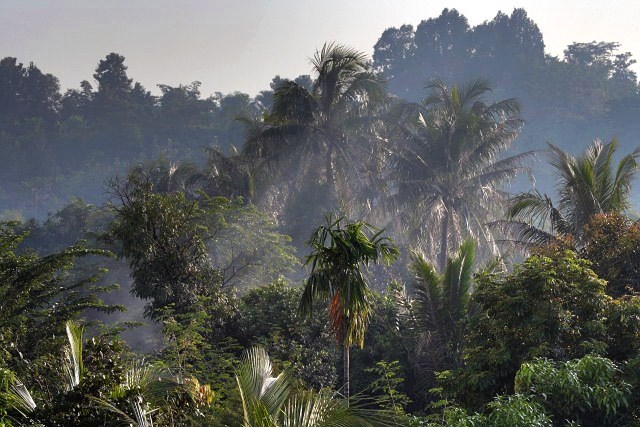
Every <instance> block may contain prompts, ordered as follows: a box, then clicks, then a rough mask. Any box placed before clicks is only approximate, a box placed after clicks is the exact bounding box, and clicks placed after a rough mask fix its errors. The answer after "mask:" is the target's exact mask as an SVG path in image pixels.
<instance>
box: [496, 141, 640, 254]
mask: <svg viewBox="0 0 640 427" xmlns="http://www.w3.org/2000/svg"><path fill="white" fill-rule="evenodd" d="M617 147H618V143H617V141H616V140H612V141H611V142H609V143H608V144H603V143H602V142H601V141H600V140H595V141H594V142H593V143H592V144H591V145H590V146H589V147H588V148H587V149H586V151H585V152H584V153H582V154H581V155H580V156H578V157H574V156H572V155H570V154H568V153H567V152H565V151H563V150H561V149H560V148H558V147H556V146H555V145H552V144H549V165H550V166H551V167H552V168H553V170H554V172H555V175H556V178H557V182H558V186H557V195H558V198H557V204H554V203H553V201H552V199H551V197H549V196H548V195H546V194H542V193H540V192H539V191H537V190H532V191H529V192H527V193H520V194H518V195H516V196H514V197H513V198H512V199H511V201H510V205H509V208H508V210H507V221H502V222H499V225H501V226H502V228H503V229H504V230H505V231H506V232H508V233H510V234H511V235H513V236H515V240H516V241H518V242H522V243H524V244H525V245H530V244H534V245H537V244H544V243H549V242H551V241H553V240H554V239H555V238H557V237H558V236H561V235H565V236H566V235H568V236H572V237H573V238H574V239H575V241H576V243H577V244H578V245H579V244H580V241H581V239H582V230H583V227H584V226H585V225H586V224H587V223H588V222H589V220H590V219H591V217H592V216H593V215H595V214H599V213H607V212H618V213H621V212H624V211H625V210H627V209H628V208H629V193H630V191H631V184H632V183H633V180H634V179H635V178H636V176H637V173H638V157H640V147H639V148H636V149H635V150H634V151H632V152H631V153H630V154H627V155H626V156H624V157H623V158H622V159H620V161H619V162H618V163H617V164H616V163H615V161H614V157H615V153H616V149H617Z"/></svg>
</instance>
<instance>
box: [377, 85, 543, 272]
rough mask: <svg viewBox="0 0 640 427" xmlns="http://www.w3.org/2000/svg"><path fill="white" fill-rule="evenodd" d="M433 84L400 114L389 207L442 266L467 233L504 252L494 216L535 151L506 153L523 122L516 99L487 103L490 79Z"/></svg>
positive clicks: (393, 217) (387, 200)
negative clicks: (506, 190) (508, 186)
mask: <svg viewBox="0 0 640 427" xmlns="http://www.w3.org/2000/svg"><path fill="white" fill-rule="evenodd" d="M428 88H429V89H430V90H431V94H430V95H429V96H428V97H427V98H426V99H425V100H424V101H423V102H422V103H421V104H419V105H418V104H411V105H403V106H401V108H399V109H398V110H399V111H400V112H401V114H400V116H397V115H394V119H395V121H396V122H399V123H400V125H398V126H396V130H397V132H398V136H399V137H400V138H401V141H400V143H399V144H398V145H399V148H398V149H397V150H396V152H395V153H394V154H393V156H392V159H391V166H392V172H391V183H392V185H391V189H392V192H391V193H392V194H391V195H390V196H389V197H388V198H387V199H386V201H385V203H384V206H385V208H386V209H385V210H386V211H387V213H390V214H391V215H392V221H394V222H395V223H396V224H397V225H399V226H400V228H401V231H402V232H405V233H408V234H409V235H410V236H411V239H412V241H411V242H410V243H412V244H414V245H415V244H417V245H419V246H422V248H423V250H424V252H425V253H426V255H427V256H428V257H430V258H432V259H436V257H437V259H438V266H439V269H440V271H441V272H442V271H444V269H445V266H446V262H447V256H448V254H449V248H451V247H457V246H458V245H460V243H461V242H462V240H463V239H464V238H465V237H467V236H469V237H471V238H472V239H473V240H474V241H476V242H479V243H484V245H487V246H489V247H490V248H491V249H492V250H493V251H494V252H496V251H497V247H496V246H495V244H494V241H493V235H492V233H491V229H490V228H489V227H488V222H490V221H491V220H492V219H494V214H495V212H496V211H497V210H499V209H502V208H503V203H504V202H505V200H506V197H505V193H504V192H503V191H502V190H501V186H502V185H503V184H504V183H505V182H506V181H508V180H509V179H511V178H513V177H514V176H515V175H516V174H517V173H518V172H520V171H522V170H523V162H524V161H525V160H526V158H527V157H528V156H529V155H530V154H531V153H523V154H519V155H515V156H511V157H506V158H500V155H501V154H502V153H503V152H504V151H505V150H506V149H508V148H509V147H510V146H511V144H512V143H513V141H514V139H515V138H516V136H517V135H518V132H519V129H520V127H521V126H522V123H523V121H522V119H521V118H520V116H519V112H520V104H519V103H518V102H517V101H516V100H515V99H505V100H502V101H497V102H493V103H490V104H487V103H485V97H486V96H487V94H488V92H489V91H490V90H491V88H490V86H489V85H488V83H487V82H486V81H484V80H474V81H471V82H469V83H468V84H465V85H463V86H458V85H453V86H452V87H450V88H449V87H447V86H446V85H445V84H444V83H443V82H441V81H435V82H433V83H432V84H431V85H429V86H428ZM484 245H483V246H484Z"/></svg>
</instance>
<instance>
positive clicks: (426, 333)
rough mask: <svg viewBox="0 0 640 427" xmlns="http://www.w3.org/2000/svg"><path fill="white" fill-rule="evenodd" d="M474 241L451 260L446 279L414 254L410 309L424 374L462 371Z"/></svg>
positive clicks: (445, 272)
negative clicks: (412, 289) (413, 282)
mask: <svg viewBox="0 0 640 427" xmlns="http://www.w3.org/2000/svg"><path fill="white" fill-rule="evenodd" d="M474 255H475V245H474V243H473V240H471V239H467V240H465V241H464V242H463V244H462V246H460V249H459V251H458V253H457V254H456V256H455V257H454V258H448V259H447V267H446V269H445V271H444V275H442V276H441V275H439V274H438V273H437V272H436V269H435V268H434V266H433V265H431V264H430V263H429V262H428V261H426V260H425V259H424V257H423V256H422V255H421V254H419V253H417V252H414V253H413V256H412V258H413V259H412V262H411V265H410V269H411V271H412V272H413V274H414V278H415V296H414V297H413V298H412V299H410V307H411V312H412V315H413V319H415V320H414V322H415V329H416V332H417V336H418V338H417V339H416V340H415V341H414V345H415V346H416V347H415V350H416V355H415V358H416V361H417V363H418V364H419V365H420V368H422V369H421V370H422V371H424V372H429V373H433V372H438V371H443V370H447V369H456V368H459V367H460V366H461V364H462V351H463V350H464V335H465V331H466V327H467V325H468V320H469V317H470V316H471V314H472V313H471V311H472V310H471V305H470V293H471V285H472V280H473V264H474V258H475V256H474Z"/></svg>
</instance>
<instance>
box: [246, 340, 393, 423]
mask: <svg viewBox="0 0 640 427" xmlns="http://www.w3.org/2000/svg"><path fill="white" fill-rule="evenodd" d="M272 372H273V369H272V366H271V361H270V360H269V356H268V355H267V353H266V351H264V349H262V348H260V347H254V348H252V349H250V350H248V351H247V352H246V353H245V355H244V359H243V361H242V363H241V365H240V368H239V369H238V372H237V374H236V382H237V384H238V391H239V392H240V398H241V401H242V409H243V418H244V419H243V425H244V426H245V427H259V426H264V427H343V426H353V427H376V426H391V425H397V424H396V423H395V422H394V420H393V416H392V414H389V413H387V412H385V411H380V410H371V409H365V408H363V407H362V406H361V405H360V404H358V403H357V402H355V401H354V402H352V404H351V405H349V404H348V401H347V400H345V399H341V398H340V397H339V396H337V395H336V394H335V393H332V392H329V391H326V390H325V391H321V392H319V393H316V392H313V391H302V392H295V393H294V391H293V388H292V387H291V382H290V379H289V377H288V375H287V374H285V373H281V374H279V375H278V376H277V377H273V376H272Z"/></svg>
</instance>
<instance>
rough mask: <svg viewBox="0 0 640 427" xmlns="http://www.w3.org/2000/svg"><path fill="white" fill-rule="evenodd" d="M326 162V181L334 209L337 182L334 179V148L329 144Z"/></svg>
mask: <svg viewBox="0 0 640 427" xmlns="http://www.w3.org/2000/svg"><path fill="white" fill-rule="evenodd" d="M325 162H326V166H325V167H326V169H327V170H326V180H327V191H329V201H330V204H331V208H332V209H333V208H334V207H335V206H333V204H334V202H335V200H334V196H335V182H334V177H333V146H332V145H331V144H329V147H328V148H327V158H326V159H325Z"/></svg>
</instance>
